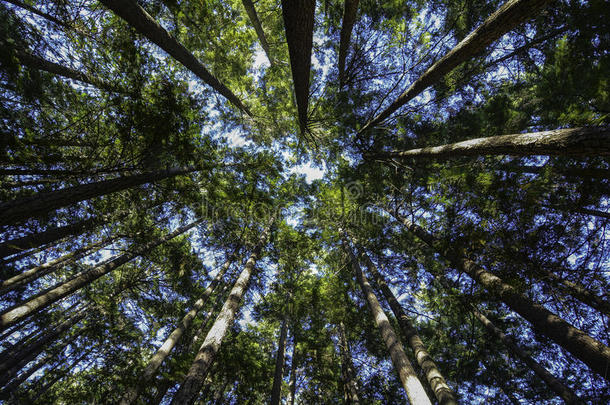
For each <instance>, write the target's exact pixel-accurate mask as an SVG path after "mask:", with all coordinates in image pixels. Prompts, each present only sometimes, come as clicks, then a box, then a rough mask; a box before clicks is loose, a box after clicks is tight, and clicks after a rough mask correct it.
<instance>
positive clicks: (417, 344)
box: [360, 249, 457, 405]
mask: <svg viewBox="0 0 610 405" xmlns="http://www.w3.org/2000/svg"><path fill="white" fill-rule="evenodd" d="M360 253H361V256H362V257H363V259H364V262H365V263H366V266H367V267H368V269H369V272H370V273H371V274H372V275H373V278H374V279H375V281H376V283H377V286H378V287H379V289H380V290H381V292H382V294H383V296H384V297H385V299H386V301H387V302H388V304H389V305H390V308H391V309H392V312H393V313H394V316H395V317H396V319H397V320H398V325H399V326H400V328H401V330H402V333H403V335H404V337H405V338H406V339H407V341H408V342H409V346H411V349H412V350H413V355H414V356H415V359H416V360H417V364H419V366H420V367H421V369H422V370H423V371H424V374H425V375H426V380H427V381H428V384H429V385H430V388H431V389H432V392H434V396H435V397H436V399H437V400H438V403H439V404H441V405H453V404H457V400H456V397H455V394H454V392H453V390H452V389H451V388H449V386H448V385H447V382H446V381H445V378H444V377H443V375H442V374H441V372H440V370H439V369H438V367H437V366H436V364H435V363H434V360H433V359H432V356H430V354H429V353H428V350H427V349H426V346H425V345H424V342H423V341H422V340H421V338H420V337H419V334H418V333H417V330H416V329H415V327H414V326H413V324H412V323H411V320H410V319H409V317H408V316H407V314H405V311H404V310H403V309H402V306H401V305H400V303H399V302H398V300H397V299H396V296H395V295H394V293H393V292H392V290H390V287H389V286H388V284H387V283H386V280H385V278H384V277H383V276H382V275H381V273H380V272H379V270H378V269H377V267H376V266H375V264H374V263H373V261H372V260H371V258H370V257H369V256H368V255H367V254H366V253H365V252H364V250H362V249H361V250H360Z"/></svg>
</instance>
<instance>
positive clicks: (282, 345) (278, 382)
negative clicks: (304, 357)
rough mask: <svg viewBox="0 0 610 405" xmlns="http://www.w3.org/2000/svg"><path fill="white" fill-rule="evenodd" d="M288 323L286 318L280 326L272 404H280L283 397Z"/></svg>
mask: <svg viewBox="0 0 610 405" xmlns="http://www.w3.org/2000/svg"><path fill="white" fill-rule="evenodd" d="M287 333H288V323H287V322H286V320H285V319H284V320H283V321H282V326H281V328H280V337H279V340H278V344H277V354H276V355H275V372H274V373H273V386H272V388H271V402H270V404H271V405H279V404H280V401H281V399H282V381H283V380H284V356H285V354H286V334H287Z"/></svg>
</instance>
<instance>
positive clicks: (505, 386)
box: [482, 360, 521, 405]
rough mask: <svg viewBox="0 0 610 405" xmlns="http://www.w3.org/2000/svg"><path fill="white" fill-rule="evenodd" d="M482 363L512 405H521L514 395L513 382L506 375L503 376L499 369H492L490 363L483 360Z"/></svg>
mask: <svg viewBox="0 0 610 405" xmlns="http://www.w3.org/2000/svg"><path fill="white" fill-rule="evenodd" d="M482 363H483V365H484V366H485V369H486V370H487V371H488V372H489V373H490V374H491V375H492V376H493V380H494V382H495V383H496V385H497V386H498V388H500V391H502V393H503V394H504V396H505V397H506V398H508V400H509V401H510V403H511V404H513V405H521V402H519V400H518V399H517V398H516V397H515V396H514V395H513V391H514V388H513V386H512V384H510V382H511V381H510V379H509V378H508V376H507V375H506V373H502V374H503V375H500V372H499V371H500V370H498V368H494V367H490V366H489V363H488V362H486V361H485V360H483V361H482Z"/></svg>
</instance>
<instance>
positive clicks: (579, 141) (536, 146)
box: [366, 126, 610, 159]
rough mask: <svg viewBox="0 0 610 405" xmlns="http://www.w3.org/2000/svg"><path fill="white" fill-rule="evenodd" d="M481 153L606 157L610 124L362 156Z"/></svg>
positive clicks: (395, 156) (479, 154)
mask: <svg viewBox="0 0 610 405" xmlns="http://www.w3.org/2000/svg"><path fill="white" fill-rule="evenodd" d="M482 155H514V156H531V155H558V156H608V155H610V126H603V127H588V128H586V127H585V128H570V129H556V130H554V131H544V132H533V133H530V134H511V135H500V136H490V137H488V138H477V139H470V140H468V141H462V142H456V143H450V144H447V145H441V146H430V147H426V148H418V149H410V150H405V151H390V152H377V153H371V154H369V155H367V156H366V157H367V158H373V159H376V158H382V159H407V158H416V159H417V158H454V157H460V156H482Z"/></svg>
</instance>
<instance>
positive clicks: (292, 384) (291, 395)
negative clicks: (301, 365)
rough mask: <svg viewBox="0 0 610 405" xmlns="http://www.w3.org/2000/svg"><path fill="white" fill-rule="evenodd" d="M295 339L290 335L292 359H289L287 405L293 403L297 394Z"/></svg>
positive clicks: (292, 404)
mask: <svg viewBox="0 0 610 405" xmlns="http://www.w3.org/2000/svg"><path fill="white" fill-rule="evenodd" d="M297 356H298V353H297V340H296V336H294V333H293V337H292V359H290V381H289V382H288V399H287V400H286V403H287V404H288V405H294V400H295V397H296V395H297V362H298V357H297Z"/></svg>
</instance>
